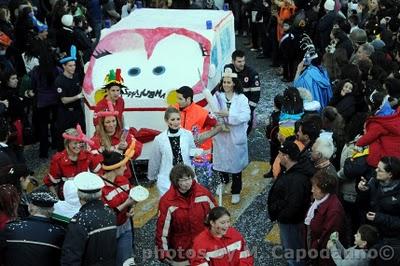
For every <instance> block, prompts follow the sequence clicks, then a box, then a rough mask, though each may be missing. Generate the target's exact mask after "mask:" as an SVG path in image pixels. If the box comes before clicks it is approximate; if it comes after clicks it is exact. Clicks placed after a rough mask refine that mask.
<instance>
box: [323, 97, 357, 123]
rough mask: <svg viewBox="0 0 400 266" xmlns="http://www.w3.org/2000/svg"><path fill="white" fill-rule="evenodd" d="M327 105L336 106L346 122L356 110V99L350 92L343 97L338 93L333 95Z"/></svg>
mask: <svg viewBox="0 0 400 266" xmlns="http://www.w3.org/2000/svg"><path fill="white" fill-rule="evenodd" d="M328 105H330V106H334V107H336V109H337V111H338V112H339V114H341V115H342V117H343V119H344V120H345V122H346V123H348V122H349V121H350V119H351V118H352V117H353V116H354V114H355V112H356V100H355V97H354V95H352V94H347V95H345V96H344V97H343V96H341V95H340V94H339V95H333V97H332V99H331V100H330V102H329V104H328Z"/></svg>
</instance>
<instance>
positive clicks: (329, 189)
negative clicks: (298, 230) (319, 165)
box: [304, 170, 344, 265]
mask: <svg viewBox="0 0 400 266" xmlns="http://www.w3.org/2000/svg"><path fill="white" fill-rule="evenodd" d="M311 184H312V189H311V192H312V195H313V198H314V202H313V203H312V205H311V207H310V208H309V209H308V212H307V216H306V218H305V220H304V224H305V225H306V226H307V246H308V249H312V250H314V251H315V250H316V251H321V250H322V249H324V248H325V247H326V244H327V243H328V240H329V237H330V235H331V234H332V233H333V232H339V233H340V234H339V237H341V236H342V235H343V230H344V210H343V207H342V204H341V203H340V201H339V199H338V197H337V196H336V194H335V192H336V190H337V182H336V178H335V177H334V176H332V175H330V174H328V173H327V172H326V171H324V170H320V171H318V172H317V173H316V174H315V175H314V176H313V177H312V178H311ZM313 265H335V264H334V263H333V261H332V260H331V259H326V258H320V257H319V258H317V259H314V260H313Z"/></svg>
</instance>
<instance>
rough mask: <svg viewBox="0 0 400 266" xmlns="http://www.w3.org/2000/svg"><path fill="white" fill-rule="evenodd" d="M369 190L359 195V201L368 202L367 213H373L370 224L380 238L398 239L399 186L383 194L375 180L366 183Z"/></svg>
mask: <svg viewBox="0 0 400 266" xmlns="http://www.w3.org/2000/svg"><path fill="white" fill-rule="evenodd" d="M368 187H369V190H367V191H365V192H362V191H361V192H360V193H359V200H360V201H362V202H369V207H370V209H368V211H371V212H375V213H376V215H375V220H374V221H373V222H372V223H373V225H374V226H376V227H377V228H378V230H379V233H380V236H381V238H397V239H399V238H400V184H397V186H395V187H394V188H393V189H392V190H390V191H387V192H384V191H383V190H382V186H381V184H380V182H379V181H378V180H376V178H371V179H370V181H369V182H368Z"/></svg>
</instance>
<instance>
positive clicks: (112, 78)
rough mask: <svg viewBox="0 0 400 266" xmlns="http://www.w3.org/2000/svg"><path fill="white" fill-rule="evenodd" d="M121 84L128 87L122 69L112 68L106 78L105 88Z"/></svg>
mask: <svg viewBox="0 0 400 266" xmlns="http://www.w3.org/2000/svg"><path fill="white" fill-rule="evenodd" d="M114 85H117V86H120V87H124V88H126V86H125V85H124V78H123V77H122V76H121V69H120V68H117V69H115V70H114V69H111V70H110V72H108V74H107V75H106V77H105V78H104V89H107V88H110V87H111V86H114Z"/></svg>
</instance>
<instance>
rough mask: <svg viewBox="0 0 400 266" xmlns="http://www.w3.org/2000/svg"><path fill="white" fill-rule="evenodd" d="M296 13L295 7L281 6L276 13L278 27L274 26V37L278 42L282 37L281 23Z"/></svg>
mask: <svg viewBox="0 0 400 266" xmlns="http://www.w3.org/2000/svg"><path fill="white" fill-rule="evenodd" d="M295 11H296V6H294V5H293V6H286V5H284V6H282V7H281V8H280V10H279V13H278V25H277V26H276V36H277V38H278V42H279V41H280V40H281V38H282V36H283V22H284V21H285V20H286V19H289V18H291V17H292V16H293V15H294V12H295Z"/></svg>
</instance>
